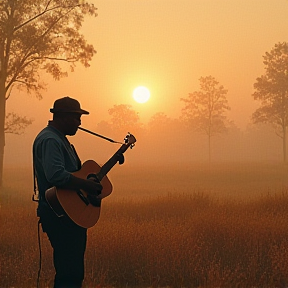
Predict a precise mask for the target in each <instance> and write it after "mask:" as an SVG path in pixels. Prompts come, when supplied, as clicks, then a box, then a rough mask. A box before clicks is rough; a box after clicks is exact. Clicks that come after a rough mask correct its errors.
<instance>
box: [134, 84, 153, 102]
mask: <svg viewBox="0 0 288 288" xmlns="http://www.w3.org/2000/svg"><path fill="white" fill-rule="evenodd" d="M133 98H134V100H135V101H136V102H138V103H145V102H147V101H148V100H149V98H150V91H149V89H148V88H146V87H144V86H139V87H137V88H135V89H134V91H133Z"/></svg>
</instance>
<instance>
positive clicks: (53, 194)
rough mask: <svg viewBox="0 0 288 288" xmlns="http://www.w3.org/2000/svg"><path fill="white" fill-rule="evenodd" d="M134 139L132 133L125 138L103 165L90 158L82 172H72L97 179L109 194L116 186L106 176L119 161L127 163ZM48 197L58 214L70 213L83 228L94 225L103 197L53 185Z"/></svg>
mask: <svg viewBox="0 0 288 288" xmlns="http://www.w3.org/2000/svg"><path fill="white" fill-rule="evenodd" d="M135 142H136V139H135V137H134V136H133V135H132V134H130V133H129V134H128V135H127V136H126V138H125V143H124V144H123V145H122V146H121V147H120V148H119V149H118V150H117V152H116V153H115V154H114V155H113V156H112V157H111V158H110V159H109V160H108V161H107V162H106V163H105V164H104V165H103V166H102V167H101V166H100V165H98V164H97V163H96V162H95V161H93V160H88V161H86V162H84V163H83V165H82V167H81V169H80V170H79V171H76V172H74V173H72V174H73V175H74V176H76V177H79V178H82V179H90V178H92V179H94V180H95V179H96V180H97V181H99V182H100V183H101V185H102V186H103V189H102V191H101V196H102V198H105V197H107V196H109V195H110V194H111V193H112V189H113V187H112V183H111V182H110V180H109V179H108V177H107V173H108V172H109V171H110V170H111V168H112V167H113V166H114V165H115V164H116V163H117V162H119V163H120V164H122V163H123V162H124V157H123V153H124V152H125V151H126V150H127V149H128V148H129V147H130V148H132V147H134V145H135V144H134V143H135ZM96 194H97V193H96ZM45 198H46V200H47V202H48V204H49V205H50V207H51V208H52V210H53V211H54V213H55V214H56V215H57V216H58V217H65V216H68V217H69V218H70V219H71V220H72V221H73V222H74V223H75V224H77V225H79V226H81V227H84V228H90V227H92V226H94V225H95V224H96V223H97V221H98V219H99V217H100V210H101V199H97V197H95V196H92V195H89V194H88V193H86V192H85V191H84V190H82V189H80V190H69V189H61V188H57V187H55V186H54V187H51V188H49V189H47V190H46V191H45Z"/></svg>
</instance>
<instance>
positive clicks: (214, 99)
mask: <svg viewBox="0 0 288 288" xmlns="http://www.w3.org/2000/svg"><path fill="white" fill-rule="evenodd" d="M199 81H200V90H199V91H195V92H193V93H189V97H188V98H181V101H183V102H184V103H185V107H184V108H183V109H182V118H183V119H184V120H186V121H187V122H188V124H189V126H190V127H192V128H194V129H195V130H196V131H198V132H200V133H204V134H206V135H207V137H208V153H209V162H210V161H211V138H212V136H214V135H215V134H217V133H223V132H224V131H226V129H227V125H228V121H227V116H226V114H225V112H226V111H227V110H230V107H229V106H228V101H227V98H226V95H227V93H228V90H226V89H224V87H223V86H222V85H220V84H219V82H218V81H217V80H216V79H215V78H214V77H212V76H206V77H201V78H200V79H199Z"/></svg>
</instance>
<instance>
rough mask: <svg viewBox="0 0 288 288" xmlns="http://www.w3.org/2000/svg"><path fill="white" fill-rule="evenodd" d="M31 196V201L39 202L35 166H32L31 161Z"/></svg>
mask: <svg viewBox="0 0 288 288" xmlns="http://www.w3.org/2000/svg"><path fill="white" fill-rule="evenodd" d="M33 186H34V187H33V191H34V193H33V196H32V201H34V202H39V200H40V199H39V190H38V186H37V180H36V174H35V167H34V162H33Z"/></svg>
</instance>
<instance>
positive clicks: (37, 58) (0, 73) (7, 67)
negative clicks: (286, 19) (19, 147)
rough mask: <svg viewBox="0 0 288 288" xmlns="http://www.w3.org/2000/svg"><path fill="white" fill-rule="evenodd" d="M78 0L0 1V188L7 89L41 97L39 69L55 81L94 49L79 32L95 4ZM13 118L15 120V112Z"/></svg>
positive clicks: (85, 62) (86, 61) (85, 60)
mask: <svg viewBox="0 0 288 288" xmlns="http://www.w3.org/2000/svg"><path fill="white" fill-rule="evenodd" d="M82 2H83V1H81V2H79V0H2V1H0V186H1V185H2V174H3V159H4V146H5V118H6V101H7V100H8V99H9V97H10V95H11V90H12V89H14V88H18V89H24V90H26V91H27V93H31V92H34V93H35V94H36V97H38V98H39V99H41V90H42V89H43V88H44V87H45V86H44V84H43V83H41V81H40V76H41V75H40V71H41V72H42V71H43V72H47V73H49V74H51V75H52V76H53V78H54V79H55V80H59V79H60V78H61V77H63V76H67V70H69V68H70V70H71V71H73V69H74V67H75V63H76V62H81V63H82V64H83V65H84V66H86V67H87V66H89V62H90V60H91V59H92V57H93V55H94V54H95V52H96V51H95V49H94V48H93V46H92V45H90V44H88V43H87V42H86V40H85V38H84V36H83V35H82V34H81V33H80V28H81V25H82V23H83V21H84V16H85V15H87V14H88V15H91V16H96V8H95V7H94V5H93V4H88V3H83V4H82ZM60 63H61V64H62V65H60ZM65 64H66V65H65ZM7 116H9V115H7ZM15 119H16V120H17V119H18V120H19V118H17V116H15V117H14V120H15ZM10 120H11V117H10ZM12 120H13V119H12ZM22 120H23V118H22ZM24 120H25V118H24ZM26 120H27V119H26ZM7 121H8V124H9V123H10V122H9V119H7V120H6V126H7ZM28 121H29V120H28ZM24 122H25V121H24ZM14 124H15V123H14ZM26 124H27V122H26ZM28 124H29V123H28ZM10 126H11V123H10ZM6 128H7V127H6Z"/></svg>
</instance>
